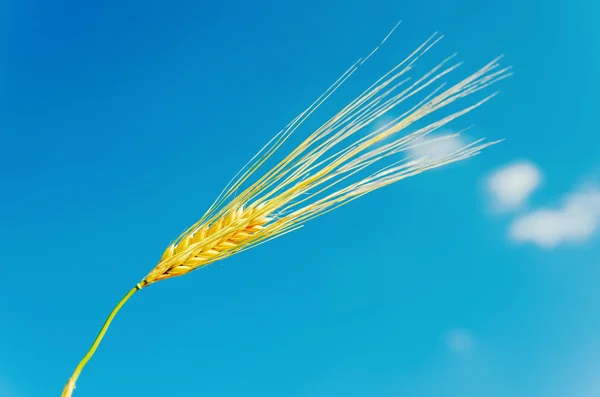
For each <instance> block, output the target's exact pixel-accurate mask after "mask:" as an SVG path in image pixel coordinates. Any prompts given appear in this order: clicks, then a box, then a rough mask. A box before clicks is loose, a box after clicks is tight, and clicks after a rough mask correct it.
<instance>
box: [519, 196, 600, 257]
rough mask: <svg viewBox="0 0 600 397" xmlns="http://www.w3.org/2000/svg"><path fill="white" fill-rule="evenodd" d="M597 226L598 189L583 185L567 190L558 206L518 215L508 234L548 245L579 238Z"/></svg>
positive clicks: (599, 223) (599, 214)
mask: <svg viewBox="0 0 600 397" xmlns="http://www.w3.org/2000/svg"><path fill="white" fill-rule="evenodd" d="M599 227H600V190H598V188H595V187H592V188H585V189H581V190H578V191H576V192H573V193H570V194H568V195H567V196H566V197H565V199H564V200H563V204H562V206H560V207H559V208H555V209H540V210H537V211H533V212H531V213H528V214H525V215H523V216H520V217H518V218H517V219H516V220H515V221H514V222H513V224H512V226H511V228H510V236H511V237H512V238H513V239H514V240H516V241H519V242H530V243H533V244H537V245H539V246H542V247H546V248H551V247H554V246H557V245H559V244H562V243H568V242H583V241H585V240H587V239H588V238H590V237H591V236H592V235H593V234H594V233H595V232H596V231H597V230H598V228H599Z"/></svg>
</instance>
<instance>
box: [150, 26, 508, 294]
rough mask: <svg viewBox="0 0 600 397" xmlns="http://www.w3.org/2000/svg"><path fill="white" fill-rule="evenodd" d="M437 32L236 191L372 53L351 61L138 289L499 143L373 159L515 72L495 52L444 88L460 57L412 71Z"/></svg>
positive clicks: (404, 146) (404, 145)
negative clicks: (448, 108) (434, 154)
mask: <svg viewBox="0 0 600 397" xmlns="http://www.w3.org/2000/svg"><path fill="white" fill-rule="evenodd" d="M386 39H387V37H386ZM440 39H441V36H438V35H437V34H436V35H433V36H432V37H430V38H429V39H428V40H427V41H426V42H425V43H423V44H422V45H421V46H420V47H419V48H417V49H416V50H415V51H414V52H413V53H412V54H410V55H409V56H408V57H407V58H406V59H404V60H403V61H402V62H400V63H399V64H398V65H396V66H395V67H394V68H393V69H392V70H390V71H389V72H388V73H386V74H385V75H384V76H383V77H381V78H380V79H379V80H378V81H376V82H375V83H374V84H373V85H371V87H369V88H368V89H367V90H365V91H364V92H363V93H362V94H361V95H360V96H359V97H357V98H356V99H354V100H353V101H352V102H350V103H349V104H348V105H347V106H346V107H344V108H343V109H342V110H340V111H339V112H338V113H337V114H336V115H334V116H333V117H332V118H331V119H330V120H328V121H327V122H326V123H325V124H323V125H322V126H321V127H319V128H318V129H317V130H316V131H314V132H313V133H312V134H310V135H309V136H308V137H307V138H306V139H305V140H304V142H302V143H301V144H300V145H299V146H298V147H296V148H295V149H294V150H292V151H291V152H290V153H289V154H288V155H287V156H286V157H285V158H284V159H283V160H281V161H280V162H279V163H278V164H276V165H275V166H274V167H273V168H271V169H270V170H268V171H266V172H265V173H264V174H263V175H262V176H261V177H260V178H258V180H257V181H255V182H254V183H252V184H250V186H248V187H247V188H246V189H244V190H242V192H241V193H239V194H237V195H235V196H234V194H235V193H236V192H237V191H238V190H240V188H241V187H242V185H243V184H244V182H246V181H247V180H248V178H249V177H250V176H251V175H252V174H254V173H255V172H256V171H258V169H259V167H260V166H262V165H263V163H264V162H265V161H266V160H267V159H268V158H269V157H271V155H272V154H273V153H274V152H275V151H276V150H278V149H279V148H280V147H281V145H282V144H283V143H284V142H285V141H286V140H287V138H288V137H289V136H290V135H291V134H292V133H293V132H294V131H295V130H296V129H297V128H298V127H299V126H300V125H301V124H302V123H303V122H304V121H305V120H306V118H307V117H308V116H310V115H311V114H312V113H313V112H314V111H315V109H316V108H318V107H319V106H320V105H321V104H322V103H323V102H324V101H325V100H326V99H327V98H328V97H329V96H330V95H331V94H332V93H333V92H334V91H336V90H337V89H338V88H339V87H340V86H341V85H342V84H343V83H344V82H345V81H346V80H347V79H348V78H349V77H350V75H352V74H353V73H354V72H355V71H356V70H357V69H358V68H359V67H360V66H361V65H362V64H363V63H364V61H365V60H366V59H365V60H362V59H361V60H359V61H357V62H356V63H355V64H354V65H352V67H351V68H350V69H349V70H347V71H346V72H345V73H344V74H343V75H342V76H341V77H340V78H339V79H338V80H337V81H336V82H335V83H334V84H333V85H332V86H331V87H330V88H329V89H328V90H327V91H326V92H325V93H324V94H323V95H322V96H321V97H319V98H318V99H317V100H316V101H315V102H314V103H313V104H312V105H311V106H310V107H309V108H308V109H306V110H305V111H304V112H302V113H301V114H300V115H299V116H297V117H296V118H295V119H294V120H293V121H292V122H291V123H290V124H289V125H288V126H286V128H284V129H283V130H282V131H280V132H279V133H278V134H277V135H276V136H275V137H274V138H273V139H272V140H271V141H270V142H269V143H268V144H267V145H266V146H265V147H263V148H262V150H261V151H260V152H259V153H258V154H257V155H256V156H255V157H254V158H253V159H252V160H251V161H250V163H248V164H247V165H246V166H245V167H244V169H242V171H240V173H239V174H238V175H237V176H236V177H235V178H234V179H233V180H232V181H231V182H230V184H229V185H228V186H227V188H226V189H225V190H224V191H223V192H222V193H221V195H220V196H219V198H218V199H217V200H216V201H215V203H214V204H213V206H212V207H211V208H210V209H209V210H208V211H207V212H206V214H205V215H204V216H203V217H202V218H201V219H200V220H199V221H198V222H197V223H195V224H194V225H192V226H191V227H190V228H188V229H187V230H186V231H185V232H184V233H183V234H182V235H181V236H179V237H178V238H177V239H176V240H175V242H173V243H172V244H171V245H169V247H168V248H167V249H166V250H165V252H164V254H163V256H162V258H161V260H160V262H159V263H158V265H157V266H156V267H155V268H154V269H153V270H152V271H151V272H150V273H149V274H148V275H147V276H146V277H145V278H144V279H143V281H142V282H141V283H140V287H144V286H147V285H149V284H152V283H154V282H156V281H159V280H163V279H166V278H170V277H175V276H181V275H183V274H187V273H189V272H191V271H192V270H195V269H198V268H200V267H203V266H206V265H208V264H210V263H213V262H215V261H217V260H220V259H223V258H226V257H229V256H231V255H233V254H235V253H238V252H240V251H243V250H246V249H248V248H251V247H253V246H255V245H257V244H259V243H261V242H264V241H266V240H270V239H272V238H275V237H278V236H281V235H283V234H284V233H287V232H289V231H292V230H295V229H297V228H299V227H301V226H302V225H303V224H304V223H305V222H306V221H308V220H310V219H312V218H315V217H317V216H319V215H321V214H323V213H325V212H328V211H330V210H332V209H334V208H336V207H339V206H340V205H343V204H345V203H347V202H349V201H352V200H354V199H356V198H358V197H360V196H362V195H364V194H366V193H369V192H371V191H373V190H375V189H378V188H380V187H383V186H386V185H389V184H391V183H394V182H397V181H399V180H401V179H404V178H406V177H409V176H412V175H416V174H419V173H421V172H423V171H426V170H429V169H432V168H436V167H440V166H442V165H444V164H449V163H452V162H456V161H459V160H462V159H466V158H468V157H471V156H474V155H476V154H478V153H479V152H480V151H481V150H482V149H483V148H485V147H486V146H489V145H492V144H494V143H496V142H488V143H483V141H482V140H479V141H476V142H474V143H472V144H469V145H467V146H464V147H462V148H460V149H459V150H456V151H455V152H453V153H448V154H446V155H445V156H441V157H436V158H431V159H427V158H414V156H413V158H411V156H404V157H403V158H402V159H401V160H399V161H396V162H393V163H392V164H388V165H387V166H385V167H377V165H378V164H380V161H381V160H383V159H385V158H388V157H390V156H392V155H395V154H398V153H400V152H408V153H410V149H413V148H415V147H416V146H418V145H424V144H429V143H430V142H427V141H425V142H424V141H423V138H424V137H426V136H427V135H428V134H430V133H431V132H433V131H436V130H438V129H439V128H441V127H443V126H445V125H446V124H448V123H449V122H450V121H452V120H454V119H456V118H458V117H460V116H462V115H464V114H466V113H468V112H470V111H471V110H473V109H475V108H476V107H478V106H480V105H481V104H483V103H484V102H486V101H487V100H489V99H490V98H491V97H492V96H493V95H494V94H492V95H488V96H487V97H484V98H483V99H481V100H479V101H477V102H475V103H474V104H471V105H469V106H466V107H463V108H462V109H460V110H458V111H454V112H452V113H450V114H448V115H445V116H443V117H441V118H439V119H437V120H435V121H432V122H430V123H428V124H426V125H425V126H421V127H419V128H417V129H416V130H414V131H412V132H411V133H409V134H401V133H402V132H403V131H405V130H406V129H407V128H408V127H410V126H412V125H413V124H414V123H415V122H417V121H419V120H421V119H423V118H425V117H426V116H428V115H430V114H432V113H434V112H437V111H439V110H440V109H442V108H444V107H446V106H447V105H449V104H451V103H453V102H455V101H458V100H460V99H462V98H464V97H467V96H469V95H471V94H474V93H476V92H478V91H480V90H482V89H484V88H486V87H487V86H489V85H490V84H492V83H494V82H496V81H498V80H500V79H503V78H505V77H507V76H508V75H509V72H508V68H499V65H498V60H499V59H496V60H494V61H492V62H490V63H489V64H487V65H485V66H484V67H483V68H481V69H480V70H478V71H477V72H476V73H474V74H472V75H471V76H469V77H467V78H465V79H464V80H462V81H460V82H459V83H457V84H455V85H454V86H451V87H449V88H447V89H446V90H442V89H443V88H444V85H443V84H441V83H439V84H438V85H437V86H435V83H436V82H438V81H439V80H440V79H441V78H442V77H444V76H446V75H448V74H449V73H450V72H452V71H454V70H455V69H457V68H458V66H459V65H460V64H459V63H455V64H450V61H451V59H452V58H453V57H449V58H446V59H444V60H443V61H442V62H440V63H439V64H438V65H436V66H435V67H434V68H432V69H431V70H429V71H428V72H427V73H425V74H424V75H423V76H420V77H419V78H417V79H412V78H411V77H410V76H408V73H409V72H410V71H411V70H412V69H413V68H414V66H415V63H416V61H417V60H418V59H419V58H420V57H421V56H422V55H424V54H425V53H426V52H428V51H429V50H430V49H431V48H432V47H433V45H434V44H436V43H437V42H438V41H439V40H440ZM384 41H385V40H384ZM373 53H374V51H373ZM373 53H371V54H370V55H369V57H370V56H371V55H372V54H373ZM367 58H368V57H367ZM419 94H422V96H423V97H422V98H420V99H417V103H416V104H415V105H412V106H411V107H409V108H408V109H407V110H405V111H404V112H403V113H402V114H401V115H399V116H396V117H394V118H392V119H391V120H390V121H388V122H387V123H386V124H385V125H383V126H381V127H379V128H377V129H375V130H374V131H371V132H369V133H366V134H365V133H364V131H365V130H366V129H367V128H368V127H369V126H372V125H373V123H375V122H376V121H378V120H379V119H381V118H382V117H383V116H385V115H387V114H389V112H390V111H391V110H392V109H395V108H396V107H397V106H398V105H400V104H401V103H403V102H406V101H408V100H409V99H413V100H414V98H415V97H417V95H419ZM451 137H452V136H446V137H443V138H441V139H444V138H446V139H447V138H451ZM438 139H440V138H438ZM368 169H371V173H370V174H367V175H365V176H363V177H361V178H358V179H354V180H353V179H352V177H354V176H355V175H357V174H359V173H361V172H364V171H365V170H368Z"/></svg>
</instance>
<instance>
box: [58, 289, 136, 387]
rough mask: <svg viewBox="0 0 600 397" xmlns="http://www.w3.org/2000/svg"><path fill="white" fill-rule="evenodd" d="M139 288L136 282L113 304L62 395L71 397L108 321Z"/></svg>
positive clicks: (105, 329)
mask: <svg viewBox="0 0 600 397" xmlns="http://www.w3.org/2000/svg"><path fill="white" fill-rule="evenodd" d="M139 289H141V286H140V285H139V284H138V285H136V286H135V287H134V288H133V289H132V290H131V291H129V292H128V293H127V295H125V296H124V297H123V299H121V300H120V301H119V303H117V306H115V308H114V309H113V311H112V312H111V313H110V315H109V316H108V318H107V319H106V321H105V322H104V325H103V326H102V329H101V330H100V333H98V336H96V339H95V340H94V343H92V347H90V350H88V352H87V353H86V355H85V356H84V357H83V359H82V360H81V361H80V362H79V364H78V365H77V367H76V368H75V371H74V372H73V375H71V378H70V379H69V381H68V382H67V385H66V386H65V388H64V390H63V392H62V397H71V395H72V394H73V390H74V389H75V382H76V381H77V378H79V374H81V370H82V369H83V367H85V365H86V364H87V362H88V361H89V360H90V358H92V356H93V355H94V352H95V351H96V349H97V348H98V345H100V342H101V341H102V338H104V334H106V331H107V330H108V327H109V326H110V323H111V322H112V320H113V319H114V318H115V316H116V315H117V313H118V311H119V310H120V309H121V307H123V305H124V304H125V302H127V300H129V298H131V296H132V295H133V294H135V293H136V292H137V290H139Z"/></svg>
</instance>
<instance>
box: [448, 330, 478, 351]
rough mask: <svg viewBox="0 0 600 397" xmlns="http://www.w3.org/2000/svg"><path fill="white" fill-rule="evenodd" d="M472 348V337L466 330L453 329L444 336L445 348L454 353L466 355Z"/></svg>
mask: <svg viewBox="0 0 600 397" xmlns="http://www.w3.org/2000/svg"><path fill="white" fill-rule="evenodd" d="M473 346H474V342H473V336H472V335H471V332H469V331H467V330H466V329H453V330H451V331H450V332H448V333H447V334H446V347H447V348H448V349H450V350H452V351H454V352H457V353H466V352H469V351H471V350H472V349H473Z"/></svg>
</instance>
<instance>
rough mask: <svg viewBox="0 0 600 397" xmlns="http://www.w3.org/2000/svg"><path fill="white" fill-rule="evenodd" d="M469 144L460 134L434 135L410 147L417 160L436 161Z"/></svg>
mask: <svg viewBox="0 0 600 397" xmlns="http://www.w3.org/2000/svg"><path fill="white" fill-rule="evenodd" d="M466 145H468V142H467V141H466V140H465V139H464V138H463V137H461V136H460V135H450V134H448V135H437V136H436V135H433V136H431V137H429V138H428V139H423V140H420V141H418V143H417V145H415V146H413V147H411V148H410V153H411V155H413V156H415V158H416V160H417V161H420V160H421V161H427V162H429V161H432V162H433V161H436V160H439V159H441V158H443V157H446V156H448V155H449V154H452V153H454V152H455V151H457V150H459V149H461V148H463V147H464V146H466Z"/></svg>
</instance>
